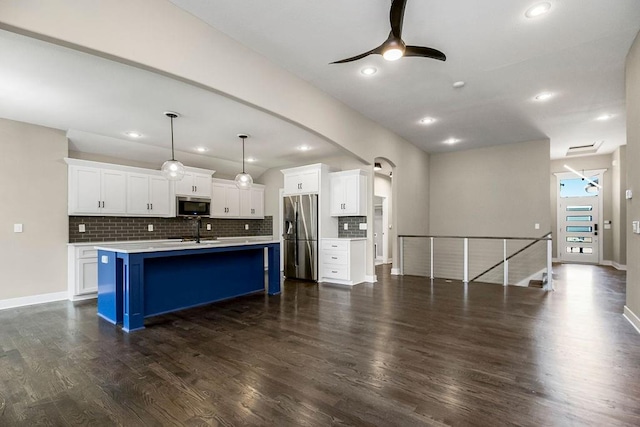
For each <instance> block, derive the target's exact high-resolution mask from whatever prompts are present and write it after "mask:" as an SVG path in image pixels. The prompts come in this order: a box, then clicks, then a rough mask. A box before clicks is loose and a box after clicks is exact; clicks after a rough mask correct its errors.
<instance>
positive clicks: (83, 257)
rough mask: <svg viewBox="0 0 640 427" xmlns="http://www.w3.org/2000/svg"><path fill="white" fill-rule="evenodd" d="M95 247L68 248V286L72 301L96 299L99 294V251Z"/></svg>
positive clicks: (90, 245) (71, 246) (78, 246)
mask: <svg viewBox="0 0 640 427" xmlns="http://www.w3.org/2000/svg"><path fill="white" fill-rule="evenodd" d="M94 245H95V243H92V244H87V245H69V247H68V272H67V274H68V282H67V284H68V290H69V299H70V300H71V301H78V300H82V299H87V298H95V297H96V296H97V294H98V250H97V249H94Z"/></svg>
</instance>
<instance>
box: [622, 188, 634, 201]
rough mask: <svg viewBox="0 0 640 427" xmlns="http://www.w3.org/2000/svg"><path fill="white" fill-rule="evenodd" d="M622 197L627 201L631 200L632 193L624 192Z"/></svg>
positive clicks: (629, 191)
mask: <svg viewBox="0 0 640 427" xmlns="http://www.w3.org/2000/svg"><path fill="white" fill-rule="evenodd" d="M624 197H625V198H626V199H627V200H629V199H631V198H633V191H631V190H627V191H625V192H624Z"/></svg>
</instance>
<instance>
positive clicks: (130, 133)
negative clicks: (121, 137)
mask: <svg viewBox="0 0 640 427" xmlns="http://www.w3.org/2000/svg"><path fill="white" fill-rule="evenodd" d="M124 134H125V135H127V136H128V137H131V138H140V137H142V134H141V133H140V132H135V131H132V130H130V131H129V132H125V133H124Z"/></svg>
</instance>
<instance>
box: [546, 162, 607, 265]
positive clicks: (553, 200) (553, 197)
mask: <svg viewBox="0 0 640 427" xmlns="http://www.w3.org/2000/svg"><path fill="white" fill-rule="evenodd" d="M612 160H613V157H612V155H611V154H603V155H599V156H584V157H570V158H565V159H559V160H553V161H551V187H550V188H551V192H550V206H551V224H552V227H553V228H552V231H553V233H554V234H557V231H558V209H557V197H558V181H557V179H556V176H555V175H554V173H557V172H560V173H564V172H568V170H567V169H565V168H564V165H567V166H569V167H571V168H573V169H575V170H577V171H582V170H594V169H606V170H607V171H606V172H605V173H604V175H603V176H602V181H603V182H602V194H603V201H602V203H603V206H602V210H603V211H602V212H600V224H601V225H602V224H604V221H605V220H609V221H612V223H614V224H615V223H616V222H618V220H617V219H615V218H614V217H613V182H614V173H613V171H612ZM599 234H600V237H601V238H602V244H603V247H602V254H601V259H602V260H603V261H612V260H613V227H612V228H611V229H609V230H605V229H604V227H601V230H600V233H599ZM553 254H554V257H556V258H557V257H558V248H557V239H555V238H554V239H553Z"/></svg>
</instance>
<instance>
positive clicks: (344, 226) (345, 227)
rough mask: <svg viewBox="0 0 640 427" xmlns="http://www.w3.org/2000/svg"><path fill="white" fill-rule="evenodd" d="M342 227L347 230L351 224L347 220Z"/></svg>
mask: <svg viewBox="0 0 640 427" xmlns="http://www.w3.org/2000/svg"><path fill="white" fill-rule="evenodd" d="M342 228H344V229H345V230H348V229H349V224H347V223H346V222H345V223H344V224H343V225H342Z"/></svg>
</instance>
